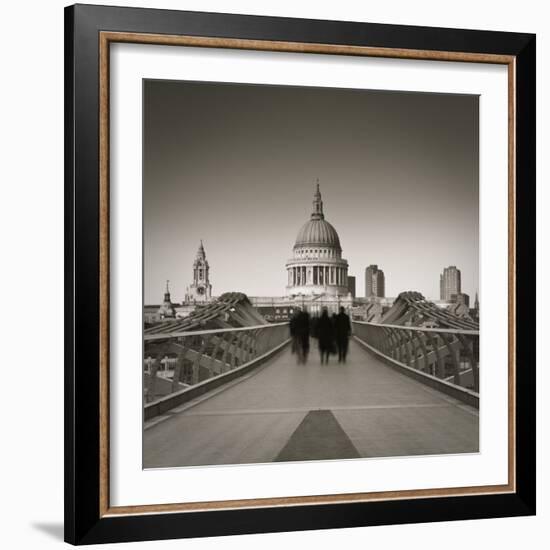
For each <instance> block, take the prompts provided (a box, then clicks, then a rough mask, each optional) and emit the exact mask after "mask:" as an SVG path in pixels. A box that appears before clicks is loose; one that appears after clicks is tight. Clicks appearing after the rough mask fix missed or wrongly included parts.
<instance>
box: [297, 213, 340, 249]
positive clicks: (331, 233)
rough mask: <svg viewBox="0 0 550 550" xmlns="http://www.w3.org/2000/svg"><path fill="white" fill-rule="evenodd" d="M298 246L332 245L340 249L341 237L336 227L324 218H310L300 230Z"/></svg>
mask: <svg viewBox="0 0 550 550" xmlns="http://www.w3.org/2000/svg"><path fill="white" fill-rule="evenodd" d="M298 246H331V247H333V248H338V249H340V248H341V247H340V239H339V238H338V233H337V232H336V229H334V227H332V225H331V224H330V223H328V222H327V221H326V220H323V219H311V220H308V221H307V222H306V223H305V224H304V225H303V226H302V228H301V229H300V231H298V236H297V237H296V243H295V245H294V247H295V248H296V247H298Z"/></svg>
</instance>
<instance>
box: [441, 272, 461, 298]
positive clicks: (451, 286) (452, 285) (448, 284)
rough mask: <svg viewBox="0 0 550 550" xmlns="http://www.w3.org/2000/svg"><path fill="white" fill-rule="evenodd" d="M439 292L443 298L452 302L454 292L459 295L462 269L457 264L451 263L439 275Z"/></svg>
mask: <svg viewBox="0 0 550 550" xmlns="http://www.w3.org/2000/svg"><path fill="white" fill-rule="evenodd" d="M439 293H440V298H441V300H445V301H446V302H450V301H451V300H452V297H453V294H455V295H458V294H460V293H461V290H460V269H457V267H456V266H455V265H450V266H449V267H446V268H445V269H444V270H443V273H442V274H441V275H440V276H439Z"/></svg>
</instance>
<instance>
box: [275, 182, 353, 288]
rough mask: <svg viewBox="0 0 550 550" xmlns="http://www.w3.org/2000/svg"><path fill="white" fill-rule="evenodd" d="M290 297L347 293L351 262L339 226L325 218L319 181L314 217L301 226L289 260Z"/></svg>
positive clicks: (312, 214)
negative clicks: (340, 237)
mask: <svg viewBox="0 0 550 550" xmlns="http://www.w3.org/2000/svg"><path fill="white" fill-rule="evenodd" d="M286 269H287V275H288V284H287V287H286V293H287V296H290V297H295V296H309V297H313V296H320V295H326V296H346V295H347V294H348V292H349V290H348V262H347V261H346V260H344V259H343V258H342V247H341V246H340V239H339V237H338V233H337V232H336V229H334V227H333V226H332V225H331V224H330V223H329V222H328V221H327V220H325V215H324V213H323V201H322V198H321V191H320V190H319V183H317V189H316V191H315V194H314V197H313V211H312V213H311V217H310V219H309V220H308V221H307V222H306V223H305V224H304V225H303V226H302V227H301V229H300V230H299V231H298V236H297V237H296V242H295V243H294V247H293V249H292V258H291V259H289V260H288V261H287V263H286Z"/></svg>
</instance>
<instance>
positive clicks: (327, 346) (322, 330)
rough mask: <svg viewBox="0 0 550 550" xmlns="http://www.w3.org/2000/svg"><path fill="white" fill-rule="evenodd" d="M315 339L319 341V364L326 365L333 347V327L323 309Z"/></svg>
mask: <svg viewBox="0 0 550 550" xmlns="http://www.w3.org/2000/svg"><path fill="white" fill-rule="evenodd" d="M317 337H318V339H319V352H320V354H321V364H323V363H328V357H329V354H330V351H331V348H332V346H333V345H334V344H333V342H334V326H333V324H332V321H331V320H330V317H329V316H328V311H327V308H326V307H325V308H323V313H321V317H320V318H319V321H318V322H317Z"/></svg>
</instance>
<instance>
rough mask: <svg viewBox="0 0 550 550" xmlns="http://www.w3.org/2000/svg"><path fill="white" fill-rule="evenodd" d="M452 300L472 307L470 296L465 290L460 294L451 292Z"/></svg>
mask: <svg viewBox="0 0 550 550" xmlns="http://www.w3.org/2000/svg"><path fill="white" fill-rule="evenodd" d="M451 302H453V303H455V304H463V305H465V306H468V307H470V296H469V295H468V294H465V293H464V292H461V293H460V294H451Z"/></svg>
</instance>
